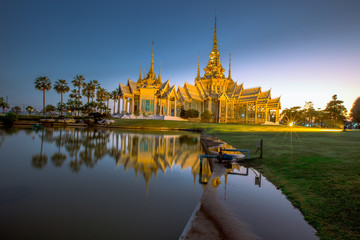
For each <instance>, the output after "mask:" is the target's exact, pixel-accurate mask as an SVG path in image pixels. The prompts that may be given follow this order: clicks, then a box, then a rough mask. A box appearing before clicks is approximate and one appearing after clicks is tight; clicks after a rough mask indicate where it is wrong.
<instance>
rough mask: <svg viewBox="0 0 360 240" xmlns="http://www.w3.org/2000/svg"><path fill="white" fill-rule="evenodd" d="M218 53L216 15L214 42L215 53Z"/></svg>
mask: <svg viewBox="0 0 360 240" xmlns="http://www.w3.org/2000/svg"><path fill="white" fill-rule="evenodd" d="M214 50H216V51H217V37H216V15H215V27H214V40H213V51H214Z"/></svg>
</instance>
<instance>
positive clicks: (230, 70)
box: [228, 53, 231, 80]
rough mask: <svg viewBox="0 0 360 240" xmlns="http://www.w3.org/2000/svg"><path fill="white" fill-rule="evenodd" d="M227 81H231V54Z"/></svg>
mask: <svg viewBox="0 0 360 240" xmlns="http://www.w3.org/2000/svg"><path fill="white" fill-rule="evenodd" d="M228 79H229V80H231V53H230V54H229V77H228Z"/></svg>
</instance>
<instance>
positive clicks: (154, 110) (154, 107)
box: [153, 98, 156, 115]
mask: <svg viewBox="0 0 360 240" xmlns="http://www.w3.org/2000/svg"><path fill="white" fill-rule="evenodd" d="M153 115H156V98H154V104H153Z"/></svg>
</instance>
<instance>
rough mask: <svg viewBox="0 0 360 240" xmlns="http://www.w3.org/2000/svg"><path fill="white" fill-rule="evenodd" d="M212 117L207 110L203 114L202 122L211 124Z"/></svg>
mask: <svg viewBox="0 0 360 240" xmlns="http://www.w3.org/2000/svg"><path fill="white" fill-rule="evenodd" d="M211 117H212V115H211V113H210V112H209V111H208V110H205V111H204V112H203V113H201V121H202V122H210V119H211Z"/></svg>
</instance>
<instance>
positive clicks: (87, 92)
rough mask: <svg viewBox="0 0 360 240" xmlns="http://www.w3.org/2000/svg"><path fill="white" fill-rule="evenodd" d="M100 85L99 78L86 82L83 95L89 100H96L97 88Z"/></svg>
mask: <svg viewBox="0 0 360 240" xmlns="http://www.w3.org/2000/svg"><path fill="white" fill-rule="evenodd" d="M98 87H100V83H99V82H98V81H97V80H91V81H90V82H89V83H84V89H83V90H82V95H83V96H85V97H87V100H88V101H87V102H88V103H89V102H90V98H91V101H94V97H95V92H96V89H97V88H98Z"/></svg>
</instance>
